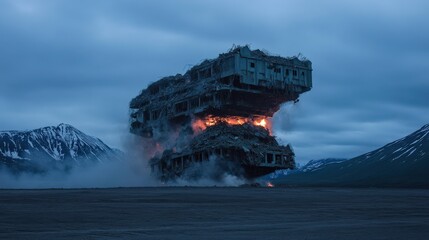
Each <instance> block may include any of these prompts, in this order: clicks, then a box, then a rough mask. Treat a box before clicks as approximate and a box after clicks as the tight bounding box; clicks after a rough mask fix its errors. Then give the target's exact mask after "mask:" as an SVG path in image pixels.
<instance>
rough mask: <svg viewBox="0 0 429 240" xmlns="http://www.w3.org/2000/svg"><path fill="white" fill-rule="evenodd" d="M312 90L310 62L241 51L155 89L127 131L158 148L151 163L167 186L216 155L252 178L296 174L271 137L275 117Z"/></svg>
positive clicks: (134, 107) (142, 98)
mask: <svg viewBox="0 0 429 240" xmlns="http://www.w3.org/2000/svg"><path fill="white" fill-rule="evenodd" d="M311 87H312V67H311V62H310V61H309V60H306V59H299V58H298V57H290V58H284V57H279V56H272V55H269V54H267V53H265V52H263V51H261V50H253V51H252V50H250V49H249V47H248V46H244V47H240V46H238V47H235V48H233V49H231V50H230V51H228V52H227V53H223V54H220V55H219V56H218V57H217V58H215V59H211V60H205V61H203V62H202V63H201V64H199V65H196V66H194V67H192V68H191V69H190V70H188V71H187V72H186V73H185V74H184V75H180V74H177V75H176V76H169V77H165V78H162V79H160V80H158V81H156V82H154V83H152V84H150V85H149V86H148V87H147V89H144V90H143V91H142V92H141V93H140V94H139V95H138V96H137V97H135V98H134V99H132V101H131V103H130V131H131V133H134V134H137V135H139V136H142V137H146V138H151V139H153V140H154V141H156V142H157V143H156V145H157V146H158V148H159V149H158V152H155V153H154V156H153V158H152V159H151V161H150V164H151V166H152V169H153V171H154V172H156V173H157V174H159V176H160V177H161V178H163V179H171V178H175V177H177V176H180V175H181V174H182V173H183V172H184V171H186V169H187V168H188V167H189V166H191V165H193V164H195V163H202V162H204V161H208V160H209V159H210V158H213V156H216V159H219V161H227V162H230V163H233V165H234V166H239V168H240V170H242V171H237V172H236V173H237V174H240V175H243V176H245V177H247V178H254V177H258V176H261V175H264V174H267V173H270V172H273V171H275V170H277V169H287V168H294V166H295V160H294V153H293V150H292V149H291V147H290V146H289V145H287V146H281V145H279V144H278V142H277V141H276V140H275V138H274V137H273V136H271V123H270V118H271V117H272V116H273V114H274V113H275V112H276V111H278V110H279V108H280V105H281V104H282V103H285V102H288V101H295V102H296V101H298V97H299V95H300V94H301V93H304V92H306V91H309V90H310V89H311ZM172 133H174V134H172ZM172 136H174V139H171V138H172ZM166 139H169V141H166ZM166 142H168V144H167V143H166Z"/></svg>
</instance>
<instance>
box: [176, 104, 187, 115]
mask: <svg viewBox="0 0 429 240" xmlns="http://www.w3.org/2000/svg"><path fill="white" fill-rule="evenodd" d="M175 107H176V112H178V113H179V112H185V111H187V110H188V103H187V102H186V101H185V102H180V103H177V104H176V106H175Z"/></svg>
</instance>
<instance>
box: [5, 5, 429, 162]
mask: <svg viewBox="0 0 429 240" xmlns="http://www.w3.org/2000/svg"><path fill="white" fill-rule="evenodd" d="M428 8H429V3H427V1H414V2H413V4H410V3H407V2H406V1H399V0H398V1H377V2H373V1H359V2H344V1H317V2H313V3H308V2H304V1H287V2H285V1H277V0H275V1H226V0H225V1H121V2H118V1H51V0H38V1H18V0H17V1H1V2H0V32H1V33H2V35H1V37H0V52H1V53H2V54H1V55H0V79H1V80H0V81H1V88H0V108H1V109H2V112H3V114H2V116H1V117H0V128H1V129H29V128H36V127H41V126H46V125H56V124H58V123H59V122H67V123H70V124H72V125H75V126H76V127H78V128H80V129H82V130H83V131H85V132H87V133H89V134H92V135H95V136H98V137H100V138H101V139H102V140H105V141H106V142H107V143H108V144H110V145H113V146H115V147H122V146H121V145H122V141H123V138H127V136H128V133H127V121H128V120H127V112H128V110H127V105H128V102H129V100H130V99H131V98H132V97H134V96H135V95H136V94H138V92H139V91H140V90H141V89H142V88H144V87H146V86H147V84H148V83H150V82H153V81H156V80H157V79H159V78H161V77H163V76H166V75H173V74H176V73H184V72H185V71H186V70H187V69H188V68H189V66H190V65H193V64H197V63H198V62H200V61H201V60H203V59H204V58H213V57H216V56H217V54H219V53H220V52H224V51H226V50H227V49H228V48H230V47H231V46H232V44H233V43H236V44H247V43H248V44H250V45H251V46H252V48H263V49H266V50H268V51H270V52H271V53H273V54H280V55H283V56H285V55H286V56H288V55H295V54H298V53H300V52H301V53H303V54H304V55H305V56H306V57H308V58H309V59H310V60H312V62H313V68H314V71H313V79H314V88H313V89H312V91H310V92H308V93H306V94H304V95H303V96H302V97H301V101H300V102H299V103H298V104H297V105H296V106H291V105H289V104H286V105H285V106H284V107H283V108H282V110H281V111H280V112H279V113H278V114H276V116H275V118H274V125H275V126H274V129H275V133H276V135H278V136H279V138H281V140H282V141H284V142H291V143H292V145H293V146H294V148H295V150H296V152H297V157H298V159H299V160H300V161H302V162H305V161H307V160H310V159H316V158H321V157H353V156H355V155H358V154H360V153H364V152H366V151H369V150H372V149H374V148H376V147H378V146H381V145H383V144H384V143H387V141H391V140H394V139H396V138H399V137H401V136H403V135H405V134H407V133H409V132H411V131H412V130H414V129H417V128H419V127H420V126H421V125H423V124H425V123H427V122H429V121H428V117H427V113H428V110H429V106H428V104H427V102H428V100H429V99H428V98H427V96H426V95H427V92H429V82H428V81H427V77H426V72H425V70H426V69H428V67H429V61H428V60H429V45H428V44H427V42H429V41H428V40H429V32H428V31H424V29H425V28H426V27H427V26H426V25H427V24H426V23H427V22H428V21H429V16H428V15H427V14H426V12H425V9H428ZM5 113H6V114H5Z"/></svg>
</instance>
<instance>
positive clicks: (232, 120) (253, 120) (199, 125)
mask: <svg viewBox="0 0 429 240" xmlns="http://www.w3.org/2000/svg"><path fill="white" fill-rule="evenodd" d="M221 122H224V123H227V124H229V125H243V124H245V123H250V124H253V125H255V126H260V127H263V128H265V129H266V130H268V131H269V132H270V134H271V121H270V118H269V117H265V116H258V117H240V116H228V117H218V116H213V115H208V116H206V117H204V118H202V119H200V118H197V119H194V121H193V122H192V129H193V130H194V132H195V133H199V132H202V131H204V130H205V129H206V128H207V127H210V126H214V125H216V124H218V123H221Z"/></svg>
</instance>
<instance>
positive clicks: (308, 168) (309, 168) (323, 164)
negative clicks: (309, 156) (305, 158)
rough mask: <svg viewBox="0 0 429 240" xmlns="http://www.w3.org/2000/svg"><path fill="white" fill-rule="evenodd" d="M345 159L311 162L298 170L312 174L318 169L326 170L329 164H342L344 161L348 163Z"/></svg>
mask: <svg viewBox="0 0 429 240" xmlns="http://www.w3.org/2000/svg"><path fill="white" fill-rule="evenodd" d="M346 160H347V159H345V158H326V159H320V160H311V161H309V162H308V163H307V164H305V165H304V166H302V167H301V168H299V169H298V171H300V172H312V171H316V170H318V169H321V168H324V167H326V166H327V165H329V164H335V163H340V162H343V161H346Z"/></svg>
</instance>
